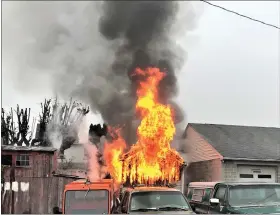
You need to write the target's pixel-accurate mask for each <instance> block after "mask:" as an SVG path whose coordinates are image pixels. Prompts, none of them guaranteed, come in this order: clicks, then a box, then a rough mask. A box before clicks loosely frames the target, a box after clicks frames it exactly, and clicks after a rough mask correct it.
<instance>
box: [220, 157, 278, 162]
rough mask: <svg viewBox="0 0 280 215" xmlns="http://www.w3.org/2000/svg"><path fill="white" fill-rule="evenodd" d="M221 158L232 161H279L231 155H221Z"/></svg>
mask: <svg viewBox="0 0 280 215" xmlns="http://www.w3.org/2000/svg"><path fill="white" fill-rule="evenodd" d="M223 160H225V161H226V160H233V161H262V162H280V160H276V159H258V158H232V157H223Z"/></svg>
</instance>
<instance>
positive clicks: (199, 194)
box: [192, 188, 204, 202]
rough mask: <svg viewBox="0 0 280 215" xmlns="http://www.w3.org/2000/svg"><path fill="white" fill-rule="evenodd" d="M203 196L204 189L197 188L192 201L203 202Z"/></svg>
mask: <svg viewBox="0 0 280 215" xmlns="http://www.w3.org/2000/svg"><path fill="white" fill-rule="evenodd" d="M203 195H204V189H197V188H195V189H194V190H193V195H192V201H196V202H201V201H202V197H203Z"/></svg>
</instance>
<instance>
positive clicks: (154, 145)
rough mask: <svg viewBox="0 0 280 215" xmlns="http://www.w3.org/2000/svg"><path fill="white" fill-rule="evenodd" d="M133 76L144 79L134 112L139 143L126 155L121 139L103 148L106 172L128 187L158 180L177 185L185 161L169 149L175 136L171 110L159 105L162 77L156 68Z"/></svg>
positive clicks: (136, 72) (139, 89)
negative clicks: (159, 88)
mask: <svg viewBox="0 0 280 215" xmlns="http://www.w3.org/2000/svg"><path fill="white" fill-rule="evenodd" d="M135 75H143V76H146V79H145V81H141V82H140V84H139V88H138V90H137V96H138V100H137V103H136V110H137V111H138V112H139V113H140V116H141V123H140V125H139V127H138V129H137V136H138V141H137V142H136V144H134V145H133V146H132V147H131V149H130V150H129V152H128V153H126V154H125V155H124V154H123V152H124V149H125V141H124V140H123V139H122V138H121V137H120V136H119V137H118V139H117V140H115V141H114V142H113V144H106V145H105V151H104V155H105V156H104V157H105V161H106V164H107V166H108V171H109V173H110V174H111V175H112V177H113V178H114V179H115V180H116V181H117V182H119V183H121V182H125V181H126V180H127V179H128V180H129V181H130V183H133V182H136V183H145V184H153V183H155V182H157V181H159V180H160V181H168V182H176V181H178V180H179V175H180V166H181V165H182V164H183V162H184V161H183V159H182V158H181V157H180V155H179V153H178V152H177V151H175V150H174V149H172V148H171V147H170V142H171V141H172V140H173V136H174V134H175V125H174V121H173V118H172V110H171V108H170V106H168V105H163V104H161V103H159V101H158V84H159V82H160V81H161V80H162V79H163V77H164V76H165V73H163V72H161V71H160V69H159V68H147V69H146V70H145V71H144V70H141V69H136V71H135ZM121 159H123V161H121Z"/></svg>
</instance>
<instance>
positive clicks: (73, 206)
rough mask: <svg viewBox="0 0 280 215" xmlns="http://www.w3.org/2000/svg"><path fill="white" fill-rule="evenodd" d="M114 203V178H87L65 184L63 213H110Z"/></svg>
mask: <svg viewBox="0 0 280 215" xmlns="http://www.w3.org/2000/svg"><path fill="white" fill-rule="evenodd" d="M113 204H114V184H113V180H112V179H103V180H100V181H95V182H90V181H88V180H86V179H81V180H77V181H73V182H71V183H69V184H67V185H65V189H64V193H63V201H62V214H110V213H111V211H112V208H113Z"/></svg>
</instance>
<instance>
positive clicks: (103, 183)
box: [65, 179, 113, 190]
mask: <svg viewBox="0 0 280 215" xmlns="http://www.w3.org/2000/svg"><path fill="white" fill-rule="evenodd" d="M89 187H90V188H93V189H113V180H112V179H102V180H99V181H94V182H91V181H89V180H87V179H79V180H76V181H72V182H71V183H69V184H67V185H65V190H77V188H79V189H88V188H89Z"/></svg>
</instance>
